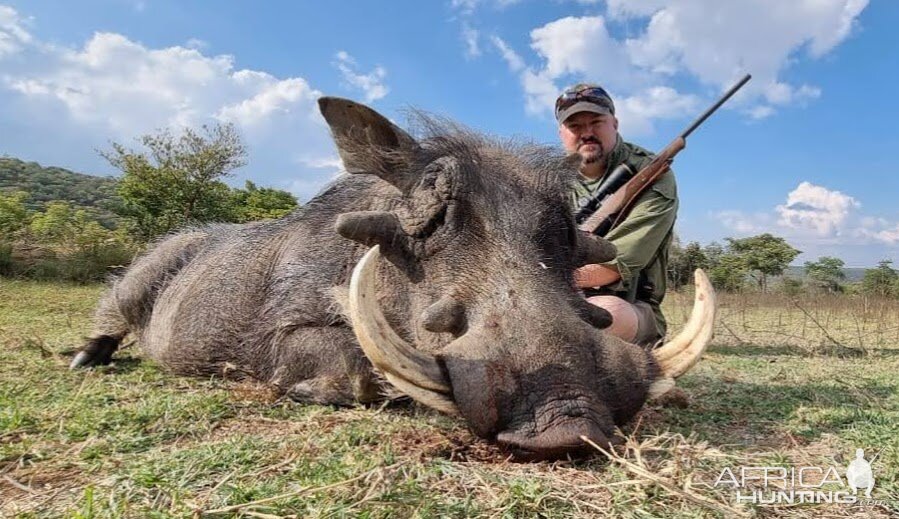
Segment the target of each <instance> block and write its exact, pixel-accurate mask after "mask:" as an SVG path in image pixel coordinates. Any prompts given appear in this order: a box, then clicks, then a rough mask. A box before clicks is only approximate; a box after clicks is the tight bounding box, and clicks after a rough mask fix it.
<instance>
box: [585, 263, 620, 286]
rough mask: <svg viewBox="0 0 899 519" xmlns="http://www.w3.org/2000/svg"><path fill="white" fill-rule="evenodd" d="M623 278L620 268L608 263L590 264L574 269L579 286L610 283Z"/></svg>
mask: <svg viewBox="0 0 899 519" xmlns="http://www.w3.org/2000/svg"><path fill="white" fill-rule="evenodd" d="M619 279H621V274H619V273H618V269H616V268H615V267H610V266H608V265H599V264H590V265H584V266H583V267H581V268H579V269H577V270H575V271H574V282H575V284H576V285H577V287H578V288H592V287H602V286H606V285H610V284H612V283H614V282H616V281H618V280H619Z"/></svg>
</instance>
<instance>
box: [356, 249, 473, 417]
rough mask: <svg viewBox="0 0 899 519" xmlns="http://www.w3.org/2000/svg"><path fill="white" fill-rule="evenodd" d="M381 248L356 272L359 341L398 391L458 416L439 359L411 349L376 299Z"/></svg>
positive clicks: (361, 263)
mask: <svg viewBox="0 0 899 519" xmlns="http://www.w3.org/2000/svg"><path fill="white" fill-rule="evenodd" d="M379 258H380V246H378V245H375V246H374V247H372V248H371V249H369V251H368V252H367V253H366V254H365V256H363V257H362V259H361V260H360V261H359V263H358V264H356V267H355V268H354V269H353V276H352V278H351V279H350V297H349V317H350V320H351V321H352V325H353V331H354V332H355V333H356V339H358V340H359V345H360V346H362V351H363V352H364V353H365V356H366V357H368V360H370V361H371V363H372V364H373V365H374V366H375V367H376V368H378V369H379V370H381V371H382V372H383V373H384V375H385V376H386V378H387V380H388V381H389V382H390V383H391V384H393V385H394V386H396V388H397V389H399V390H400V391H402V392H403V393H406V394H407V395H409V396H410V397H412V398H414V399H415V400H418V401H419V402H421V403H423V404H425V405H427V406H429V407H433V408H434V409H437V410H438V411H441V412H444V413H447V414H458V413H459V411H458V409H457V408H456V404H455V403H454V402H453V400H452V398H451V397H450V396H449V395H451V393H452V388H451V387H450V384H449V382H448V381H447V380H446V376H445V375H444V373H443V369H442V368H441V367H440V365H439V364H438V363H437V360H436V359H435V358H434V357H433V356H431V355H428V354H426V353H422V352H420V351H418V350H416V349H415V348H414V347H412V345H411V344H409V343H408V342H406V341H405V340H404V339H403V338H402V337H400V336H399V335H397V333H396V331H394V329H393V328H392V327H391V326H390V323H388V322H387V319H386V318H385V317H384V313H383V312H381V307H380V305H379V304H378V299H377V285H376V280H377V268H378V260H379Z"/></svg>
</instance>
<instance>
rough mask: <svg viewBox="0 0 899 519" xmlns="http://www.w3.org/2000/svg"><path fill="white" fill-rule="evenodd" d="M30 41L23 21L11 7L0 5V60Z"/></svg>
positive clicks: (29, 35)
mask: <svg viewBox="0 0 899 519" xmlns="http://www.w3.org/2000/svg"><path fill="white" fill-rule="evenodd" d="M31 41H32V37H31V34H30V33H29V32H28V31H27V30H26V29H25V21H24V20H23V19H22V18H21V17H20V16H19V13H18V12H16V10H15V9H13V8H12V7H8V6H5V5H0V59H3V57H4V56H8V55H11V54H14V53H16V52H18V51H20V50H21V49H22V48H23V47H24V46H25V45H27V44H28V43H30V42H31Z"/></svg>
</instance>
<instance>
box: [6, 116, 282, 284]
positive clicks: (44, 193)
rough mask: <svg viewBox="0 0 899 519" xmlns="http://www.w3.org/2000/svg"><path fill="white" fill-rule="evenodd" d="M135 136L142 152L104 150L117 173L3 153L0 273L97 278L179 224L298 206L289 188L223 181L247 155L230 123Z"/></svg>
mask: <svg viewBox="0 0 899 519" xmlns="http://www.w3.org/2000/svg"><path fill="white" fill-rule="evenodd" d="M140 142H141V144H142V145H143V146H144V150H141V151H135V150H131V149H128V148H126V147H124V146H122V145H121V144H118V143H112V145H111V149H110V150H108V151H105V152H102V155H103V157H104V158H106V160H108V161H109V162H110V164H112V165H113V166H115V167H116V168H117V169H119V170H120V171H121V172H122V175H121V177H120V178H119V179H114V178H99V177H91V176H88V175H81V174H78V173H73V172H71V171H68V170H64V169H61V168H41V167H40V166H39V165H38V164H35V163H26V162H22V161H20V160H16V159H11V158H3V159H0V275H4V276H15V277H28V278H35V279H64V280H71V281H79V282H88V281H96V280H101V279H103V278H105V277H106V276H107V274H108V273H109V272H110V270H111V269H113V268H115V267H117V266H126V265H128V264H129V263H130V262H131V260H132V259H133V257H134V256H135V255H136V254H137V253H139V252H140V251H141V250H142V249H143V248H144V247H145V246H146V245H147V243H149V242H151V241H153V240H154V239H156V238H158V237H160V236H162V235H165V234H167V233H170V232H172V231H175V230H177V229H179V228H182V227H185V226H189V225H196V224H203V223H209V222H228V223H243V222H249V221H254V220H261V219H269V218H278V217H281V216H284V215H286V214H288V213H289V212H291V211H293V210H294V209H295V208H296V207H297V200H296V198H295V197H294V196H293V195H291V194H290V193H288V192H286V191H282V190H278V189H272V188H264V187H257V186H256V185H255V184H253V183H252V182H249V181H248V182H246V185H245V186H244V188H242V189H236V188H232V187H230V186H228V185H227V184H225V182H223V180H222V179H223V178H225V177H228V176H230V175H231V174H232V172H233V170H234V169H236V168H238V167H240V166H243V165H244V164H245V163H246V159H245V157H246V150H245V147H244V145H243V143H242V142H241V139H240V137H239V135H238V133H237V132H236V130H235V129H234V127H233V126H231V125H216V126H213V127H205V126H204V127H202V129H201V130H200V131H194V130H190V129H188V130H185V131H184V133H182V134H181V135H178V136H175V135H173V134H171V133H170V132H161V133H157V134H152V135H145V136H143V137H141V139H140ZM53 197H55V198H53Z"/></svg>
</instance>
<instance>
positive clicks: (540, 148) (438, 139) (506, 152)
mask: <svg viewBox="0 0 899 519" xmlns="http://www.w3.org/2000/svg"><path fill="white" fill-rule="evenodd" d="M405 115H406V119H407V121H408V124H407V125H406V127H407V128H408V129H409V130H410V133H411V135H413V136H414V138H415V139H416V141H417V142H418V144H419V146H418V147H408V148H404V147H399V148H394V147H384V146H372V144H371V142H370V141H369V140H368V139H367V138H366V136H364V135H359V134H352V135H349V136H345V137H342V138H339V139H338V141H339V143H340V145H341V150H342V153H344V154H351V155H352V157H353V162H354V163H356V164H363V165H364V168H365V169H367V170H368V171H371V172H373V173H376V174H378V173H385V172H384V171H383V169H384V168H385V165H387V167H398V168H402V169H404V170H407V171H413V172H420V171H423V170H424V169H425V168H426V167H427V166H428V165H429V164H431V163H432V162H434V161H435V160H437V159H440V158H441V157H452V158H453V159H454V160H455V161H456V162H457V163H458V165H459V169H460V170H461V171H465V172H470V173H471V174H480V173H481V172H482V171H483V166H484V165H485V164H487V163H489V162H490V161H491V160H500V159H501V160H505V161H509V160H514V161H515V162H517V164H514V166H515V167H511V168H503V170H504V171H507V172H509V173H511V174H513V175H515V176H516V177H517V178H516V179H514V180H515V181H517V182H520V183H522V184H523V185H525V186H528V187H529V188H530V189H533V190H536V191H538V192H540V193H541V194H543V195H545V196H549V197H552V198H560V199H564V197H565V196H566V193H567V192H568V186H569V185H570V182H571V181H572V180H573V179H574V176H575V172H576V168H575V167H572V163H571V161H570V160H569V159H568V158H567V157H566V155H565V154H564V153H563V152H562V150H561V149H559V148H558V147H556V146H549V145H545V144H539V143H536V142H534V141H532V140H529V139H526V138H523V137H514V138H505V139H502V138H497V137H493V136H489V135H485V134H483V133H479V132H476V131H474V130H472V129H470V128H468V127H466V126H464V125H462V124H460V123H458V122H456V121H453V120H450V119H448V118H445V117H441V116H438V115H434V114H430V113H427V112H423V111H421V110H416V109H409V110H406V112H405ZM481 180H482V181H490V180H491V179H488V178H482V179H481ZM495 180H497V181H500V182H508V181H510V180H513V179H509V178H496V179H495Z"/></svg>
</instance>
